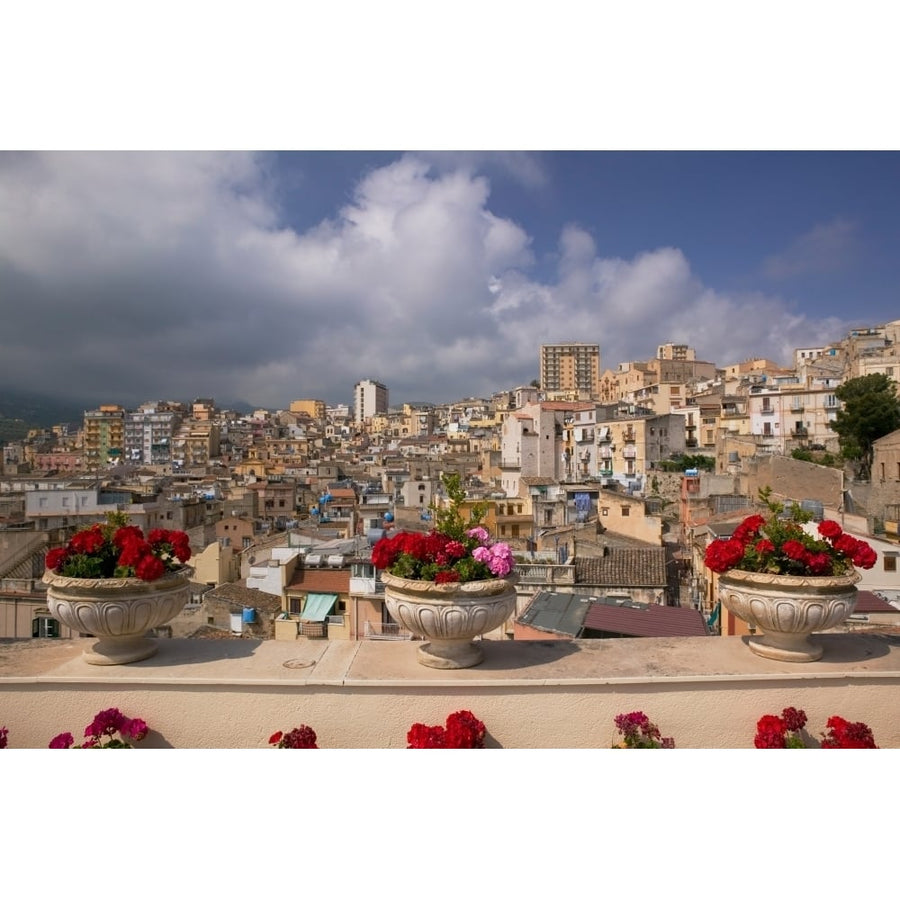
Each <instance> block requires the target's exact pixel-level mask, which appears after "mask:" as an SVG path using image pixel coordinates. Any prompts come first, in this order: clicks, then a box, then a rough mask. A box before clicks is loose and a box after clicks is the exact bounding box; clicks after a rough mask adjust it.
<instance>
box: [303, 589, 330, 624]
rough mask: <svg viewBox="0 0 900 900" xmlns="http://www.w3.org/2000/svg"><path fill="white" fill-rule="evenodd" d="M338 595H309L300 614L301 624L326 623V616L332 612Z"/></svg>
mask: <svg viewBox="0 0 900 900" xmlns="http://www.w3.org/2000/svg"><path fill="white" fill-rule="evenodd" d="M337 598H338V595H337V594H307V595H306V604H305V606H304V607H303V612H301V613H300V621H301V622H324V621H325V616H327V615H328V613H330V612H331V608H332V607H333V606H334V602H335V600H337Z"/></svg>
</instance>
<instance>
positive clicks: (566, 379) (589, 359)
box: [541, 343, 600, 399]
mask: <svg viewBox="0 0 900 900" xmlns="http://www.w3.org/2000/svg"><path fill="white" fill-rule="evenodd" d="M541 390H542V391H544V392H545V394H547V395H550V394H553V393H559V392H563V393H571V394H578V395H582V396H583V397H584V398H585V399H587V398H589V397H596V396H599V393H600V345H599V344H582V343H567V344H541Z"/></svg>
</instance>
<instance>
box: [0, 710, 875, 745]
mask: <svg viewBox="0 0 900 900" xmlns="http://www.w3.org/2000/svg"><path fill="white" fill-rule="evenodd" d="M613 721H614V724H615V727H616V730H617V731H618V733H619V738H620V739H619V741H618V742H617V743H613V744H612V747H613V748H615V749H630V750H652V749H662V750H673V749H675V741H674V739H673V738H670V737H662V735H661V734H660V730H659V728H658V727H657V726H656V725H655V724H654V723H653V722H651V721H650V719H649V717H648V716H647V715H646V714H645V713H644V712H642V711H640V710H636V711H634V712H630V713H622V714H620V715H618V716H616V717H615V719H614V720H613ZM806 723H807V716H806V713H805V712H804V711H803V710H802V709H796V708H795V707H793V706H788V707H786V708H785V709H783V710H782V711H781V715H780V716H774V715H764V716H762V717H761V718H760V719H759V721H757V723H756V735H755V736H754V739H753V746H754V747H756V748H757V749H762V750H780V749H792V748H796V749H800V748H806V747H821V748H822V749H824V750H832V749H869V750H877V749H878V745H877V744H876V743H875V736H874V735H873V734H872V729H871V728H869V726H868V725H866V724H865V723H864V722H848V721H847V720H846V719H844V718H842V717H841V716H831V717H830V718H829V719H828V721H827V722H826V725H825V728H826V730H825V731H824V732H822V740H821V742H819V743H817V742H816V741H815V739H814V738H811V737H809V736H808V735H807V734H806V733H805V731H804V729H805V728H806ZM149 732H150V729H149V727H148V725H147V723H146V722H145V721H144V720H143V719H132V718H129V717H128V716H126V715H124V714H123V713H121V712H120V711H119V710H118V709H116V708H115V707H113V708H110V709H104V710H101V711H100V712H98V713H97V715H96V716H94V719H93V721H92V722H91V723H90V724H89V725H88V726H87V727H86V728H85V729H84V737H85V738H86V740H85V741H84V742H82V743H81V744H76V742H75V739H74V737H73V736H72V734H71V732H68V731H65V732H62V733H61V734H58V735H56V737H54V738H53V739H52V740H51V741H50V744H49V747H50V749H54V750H57V749H59V750H65V749H68V748H70V747H75V748H76V749H98V750H106V749H117V748H130V747H131V746H132V744H130V743H129V741H135V742H136V741H142V740H143V739H144V738H146V736H147V735H148V734H149ZM486 733H487V732H486V728H485V725H484V722H482V721H481V720H480V719H478V718H476V717H475V716H474V715H473V714H472V712H471V711H469V710H467V709H461V710H458V711H457V712H454V713H451V714H450V715H449V716H447V720H446V722H445V724H444V725H424V724H422V723H421V722H416V723H415V724H414V725H413V726H412V727H411V728H410V729H409V731H408V732H407V735H406V743H407V749H409V750H480V749H483V748H484V739H485V735H486ZM316 741H317V737H316V733H315V731H313V729H312V728H310V726H309V725H300V726H298V727H296V728H292V729H291V730H290V731H276V732H275V733H274V734H273V735H272V736H271V737H270V738H269V744H270V745H272V746H274V747H277V748H280V749H286V750H318V749H319V748H318V744H317V743H316ZM8 742H9V729H7V728H5V727H0V750H2V749H4V748H6V747H7V746H8Z"/></svg>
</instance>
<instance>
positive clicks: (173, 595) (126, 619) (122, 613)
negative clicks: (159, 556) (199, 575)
mask: <svg viewBox="0 0 900 900" xmlns="http://www.w3.org/2000/svg"><path fill="white" fill-rule="evenodd" d="M192 571H193V570H192V569H190V568H189V567H184V568H182V569H179V570H178V571H177V572H169V573H167V574H166V575H163V576H162V578H157V579H156V580H155V581H142V580H141V579H140V578H69V577H67V576H65V575H57V574H56V573H55V572H51V571H49V570H47V571H45V572H44V577H43V581H44V583H45V584H46V585H47V586H48V587H47V605H48V606H49V608H50V613H51V615H52V616H53V617H54V618H56V619H59V621H60V622H62V623H64V624H65V625H68V626H69V628H71V629H72V630H73V631H78V632H81V633H83V634H90V635H93V636H94V637H97V638H99V640H98V641H97V642H96V643H95V644H93V645H92V646H91V647H90V648H89V649H87V650H85V651H84V659H85V661H86V662H88V663H91V665H95V666H116V665H121V664H123V663H131V662H137V661H138V660H141V659H148V658H149V657H151V656H153V655H154V654H155V653H156V652H157V650H158V649H159V647H158V644H157V641H156V638H153V637H150V636H148V635H147V632H148V631H150V630H151V629H152V628H156V627H158V626H160V625H163V624H165V623H166V622H168V621H170V620H171V619H174V618H175V616H177V615H178V613H180V612H181V610H182V609H184V605H185V603H187V601H188V597H189V595H190V590H189V586H188V585H189V577H190V574H191V572H192Z"/></svg>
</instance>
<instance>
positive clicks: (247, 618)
mask: <svg viewBox="0 0 900 900" xmlns="http://www.w3.org/2000/svg"><path fill="white" fill-rule="evenodd" d="M241 621H242V622H246V623H247V624H248V625H252V624H253V623H254V622H255V621H256V610H255V609H254V608H253V607H252V606H245V607H244V612H243V614H242V615H241Z"/></svg>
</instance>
